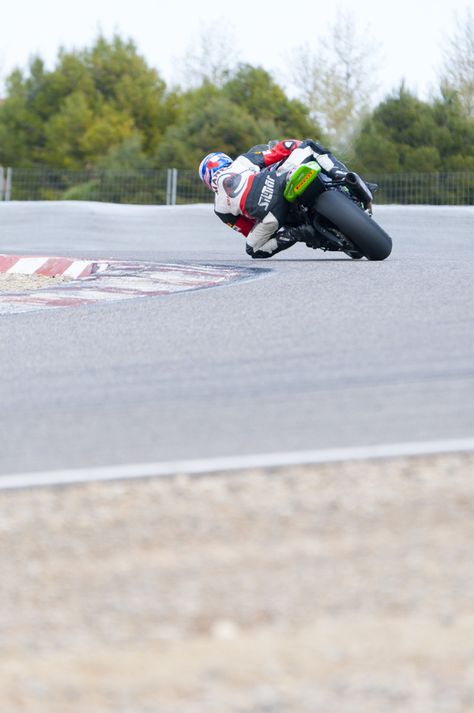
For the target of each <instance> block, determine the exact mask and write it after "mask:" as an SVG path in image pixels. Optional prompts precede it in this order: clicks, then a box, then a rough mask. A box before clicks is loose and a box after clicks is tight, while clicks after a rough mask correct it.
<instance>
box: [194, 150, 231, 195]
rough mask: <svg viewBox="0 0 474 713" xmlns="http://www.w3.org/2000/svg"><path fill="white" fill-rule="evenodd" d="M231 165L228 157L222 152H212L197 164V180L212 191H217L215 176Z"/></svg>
mask: <svg viewBox="0 0 474 713" xmlns="http://www.w3.org/2000/svg"><path fill="white" fill-rule="evenodd" d="M231 163H232V159H231V158H230V156H227V154H226V153H222V151H213V153H210V154H208V155H207V156H206V157H205V158H203V160H202V161H201V163H200V164H199V178H200V179H201V181H202V182H203V183H204V184H205V185H206V186H207V187H208V188H210V189H211V190H212V191H217V183H216V178H217V176H216V174H217V172H218V171H222V169H224V168H228V166H230V164H231Z"/></svg>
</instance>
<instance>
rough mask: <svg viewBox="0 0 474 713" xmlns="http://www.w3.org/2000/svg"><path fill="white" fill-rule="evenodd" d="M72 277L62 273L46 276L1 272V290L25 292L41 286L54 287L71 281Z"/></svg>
mask: <svg viewBox="0 0 474 713" xmlns="http://www.w3.org/2000/svg"><path fill="white" fill-rule="evenodd" d="M70 281H71V280H70V278H67V277H63V276H62V275H55V276H54V277H45V276H44V275H22V274H16V273H5V272H2V273H0V292H25V291H28V292H29V291H30V290H37V289H39V288H41V287H54V286H55V285H57V284H58V283H60V282H70Z"/></svg>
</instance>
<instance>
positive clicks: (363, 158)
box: [353, 85, 474, 174]
mask: <svg viewBox="0 0 474 713" xmlns="http://www.w3.org/2000/svg"><path fill="white" fill-rule="evenodd" d="M353 166H354V168H355V169H357V170H359V171H361V172H364V173H366V174H367V173H392V172H397V171H401V172H429V171H434V172H437V171H459V170H474V122H473V121H472V120H470V119H469V118H468V117H466V115H465V113H464V112H463V109H462V107H461V104H460V100H459V98H458V97H457V95H456V94H455V93H452V92H451V93H447V94H445V95H444V96H443V97H441V98H440V99H437V100H435V101H434V102H433V103H428V102H424V101H421V100H420V99H418V98H417V97H416V96H414V95H413V94H411V93H410V92H408V91H407V90H406V89H405V87H404V86H403V85H402V87H401V88H400V90H399V92H398V94H397V95H394V96H392V97H389V98H388V99H386V100H385V101H383V102H382V103H381V104H379V106H378V107H377V108H376V109H375V110H374V112H373V113H372V115H371V116H370V117H369V118H367V119H366V120H365V122H364V123H363V125H362V127H361V130H360V132H359V134H358V136H357V138H356V140H355V143H354V158H353Z"/></svg>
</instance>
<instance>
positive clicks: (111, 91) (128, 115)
mask: <svg viewBox="0 0 474 713" xmlns="http://www.w3.org/2000/svg"><path fill="white" fill-rule="evenodd" d="M177 113H178V105H177V101H176V97H175V96H174V94H171V95H167V94H166V86H165V83H164V82H163V80H162V79H161V78H160V77H159V75H158V73H157V72H156V70H154V69H152V68H150V67H148V66H147V64H146V62H145V60H144V59H143V58H142V57H141V55H140V54H139V53H138V51H137V49H136V47H135V45H134V43H133V42H132V41H124V40H122V39H121V38H120V37H117V36H115V37H114V38H113V39H112V40H111V41H108V40H106V39H105V38H104V37H102V36H99V37H98V38H97V40H96V41H95V43H94V45H93V46H92V47H91V48H90V49H85V50H82V51H78V52H66V51H64V50H61V51H60V53H59V56H58V62H57V65H56V67H55V68H54V69H53V70H52V71H50V72H48V71H46V70H45V67H44V64H43V62H42V60H41V59H39V58H35V59H33V60H32V62H31V63H30V66H29V72H28V73H27V74H24V73H23V72H21V71H20V70H15V71H14V72H13V73H12V74H11V75H10V77H9V78H8V81H7V97H6V99H5V101H4V102H3V103H2V104H1V105H0V162H1V163H3V164H7V165H13V166H34V165H47V166H54V167H64V168H83V167H87V166H91V165H94V164H95V163H96V162H97V161H98V160H99V159H100V158H101V157H103V156H104V155H105V154H107V153H108V151H110V149H112V148H113V147H114V146H119V145H121V144H122V143H123V141H124V140H126V139H127V138H129V137H131V136H137V135H139V136H140V137H141V139H140V141H141V146H142V149H143V151H144V152H145V153H148V154H150V155H151V154H152V153H153V152H154V151H155V150H156V148H157V146H158V145H159V143H160V141H161V139H162V137H163V133H164V131H165V128H166V127H167V126H168V125H169V123H170V122H172V121H173V120H174V119H175V117H176V116H177Z"/></svg>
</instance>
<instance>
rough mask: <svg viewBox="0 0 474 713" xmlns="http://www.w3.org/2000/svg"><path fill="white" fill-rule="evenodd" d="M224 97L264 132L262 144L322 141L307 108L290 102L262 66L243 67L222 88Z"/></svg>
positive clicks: (301, 104) (296, 102) (245, 65)
mask: <svg viewBox="0 0 474 713" xmlns="http://www.w3.org/2000/svg"><path fill="white" fill-rule="evenodd" d="M223 94H224V96H225V97H227V99H229V100H230V101H231V102H232V103H233V104H235V105H236V106H239V107H241V108H242V109H245V111H246V112H247V113H248V114H249V115H250V116H252V117H253V118H254V119H255V120H256V122H257V124H258V125H259V126H261V127H262V130H264V131H267V132H268V131H270V132H271V133H270V134H265V133H262V135H261V138H260V143H261V142H262V141H263V140H265V139H270V138H274V137H277V138H300V137H303V138H308V137H310V138H321V129H320V127H319V125H318V124H316V123H315V122H314V121H313V120H312V119H311V118H310V116H309V111H308V108H307V107H306V106H305V105H304V104H303V103H302V102H300V101H298V100H296V99H288V97H287V96H286V94H285V92H284V90H283V89H282V88H281V87H280V86H279V85H278V84H277V83H276V82H275V81H274V80H273V79H272V77H271V75H270V74H269V73H268V72H267V71H266V70H265V69H262V68H261V67H252V66H251V65H248V64H244V65H240V66H239V68H238V69H237V71H236V73H235V74H234V75H233V76H232V78H231V79H229V80H228V81H227V82H226V83H225V84H224V87H223Z"/></svg>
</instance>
